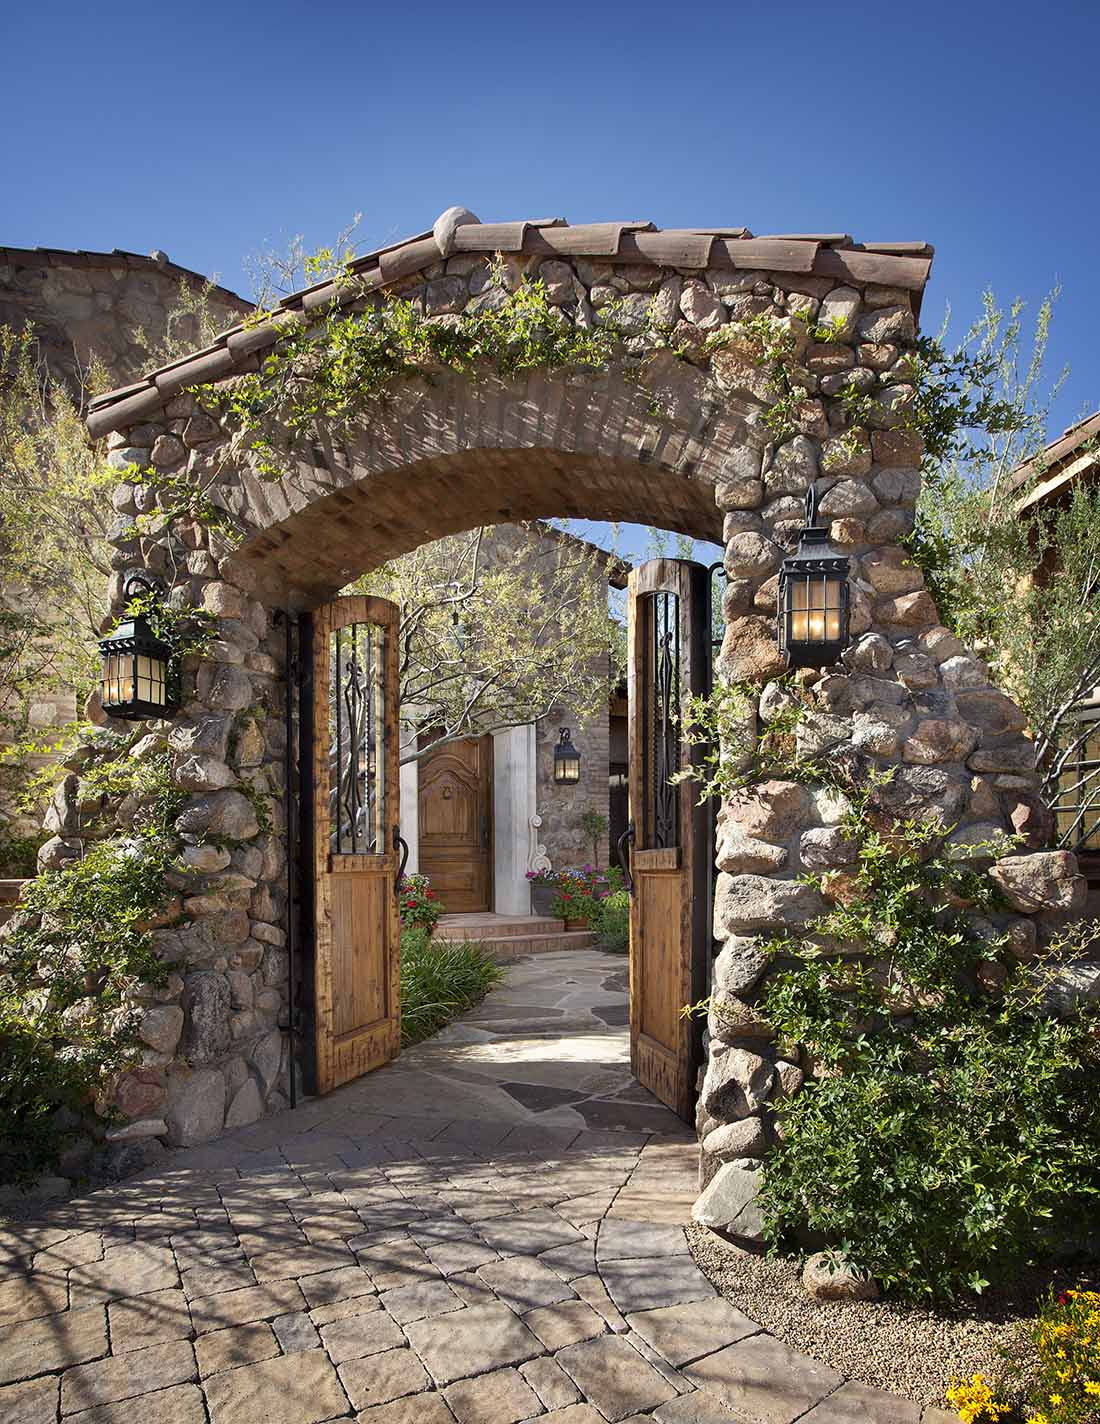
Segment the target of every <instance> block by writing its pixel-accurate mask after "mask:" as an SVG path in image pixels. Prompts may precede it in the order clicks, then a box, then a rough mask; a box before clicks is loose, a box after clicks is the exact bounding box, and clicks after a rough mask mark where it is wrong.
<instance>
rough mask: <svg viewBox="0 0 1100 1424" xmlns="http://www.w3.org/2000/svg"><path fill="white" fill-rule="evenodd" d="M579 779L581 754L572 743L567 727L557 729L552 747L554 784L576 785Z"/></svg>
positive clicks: (571, 735) (571, 736) (570, 733)
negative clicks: (555, 744) (555, 739)
mask: <svg viewBox="0 0 1100 1424" xmlns="http://www.w3.org/2000/svg"><path fill="white" fill-rule="evenodd" d="M580 779H581V754H580V752H579V751H578V750H577V749H576V747H575V746H574V745H573V733H572V731H571V730H570V729H569V728H568V727H561V728H559V730H558V744H557V746H556V747H555V748H554V785H555V786H576V784H577V782H578V781H580Z"/></svg>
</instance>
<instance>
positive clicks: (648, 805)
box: [642, 593, 680, 850]
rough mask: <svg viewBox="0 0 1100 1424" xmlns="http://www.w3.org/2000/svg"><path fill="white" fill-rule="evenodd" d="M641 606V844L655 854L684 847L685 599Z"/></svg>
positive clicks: (654, 599) (659, 596)
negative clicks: (678, 780) (677, 779)
mask: <svg viewBox="0 0 1100 1424" xmlns="http://www.w3.org/2000/svg"><path fill="white" fill-rule="evenodd" d="M642 607H643V610H644V628H645V638H646V649H645V664H644V686H643V707H644V713H643V717H644V722H643V728H644V732H643V746H642V751H643V757H644V761H645V767H644V777H645V779H644V783H643V784H644V786H645V806H644V808H643V831H644V834H643V841H642V846H643V848H644V849H647V850H656V849H664V848H667V847H671V846H676V845H679V843H680V788H679V786H678V785H676V784H674V783H673V782H672V780H671V778H672V777H673V775H674V774H675V773H676V772H678V771H679V770H680V726H679V716H680V599H679V597H678V596H677V595H676V594H675V593H651V594H647V595H646V596H645V598H644V600H643V602H642Z"/></svg>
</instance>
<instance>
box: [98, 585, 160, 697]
mask: <svg viewBox="0 0 1100 1424" xmlns="http://www.w3.org/2000/svg"><path fill="white" fill-rule="evenodd" d="M141 593H147V594H152V595H154V596H155V597H158V598H159V597H162V596H163V593H164V589H163V586H162V585H161V584H160V583H159V582H158V581H157V580H156V579H154V578H153V577H152V576H151V575H149V574H143V573H135V574H131V575H130V576H129V577H128V578H127V580H126V582H125V583H124V584H123V586H122V596H123V598H124V599H125V600H126V609H127V612H126V614H125V615H124V616H123V619H122V621H121V622H120V623H119V625H118V627H117V628H116V629H115V631H114V632H113V633H110V634H109V635H108V636H107V637H106V638H102V639H100V643H99V650H100V653H101V655H102V664H101V672H100V694H101V696H102V699H103V710H104V712H106V713H107V715H108V716H109V717H121V718H123V719H125V720H126V721H130V722H144V721H147V720H152V719H155V718H161V717H171V716H172V715H173V714H174V713H175V712H176V711H178V709H179V691H178V682H179V679H178V676H177V669H176V665H175V659H174V657H173V654H172V649H171V648H170V647H169V646H168V644H167V643H165V642H164V641H163V640H162V639H160V638H158V637H157V635H156V634H155V633H154V632H153V630H152V628H151V627H150V626H149V620H148V618H147V617H146V615H145V614H144V613H131V612H130V611H129V610H130V603H131V602H132V601H133V599H135V598H136V597H137V596H138V595H139V594H141Z"/></svg>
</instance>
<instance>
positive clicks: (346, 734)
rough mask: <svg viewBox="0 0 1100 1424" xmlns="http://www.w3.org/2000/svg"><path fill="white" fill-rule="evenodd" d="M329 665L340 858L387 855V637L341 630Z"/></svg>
mask: <svg viewBox="0 0 1100 1424" xmlns="http://www.w3.org/2000/svg"><path fill="white" fill-rule="evenodd" d="M329 657H330V664H329V787H330V789H329V815H330V819H329V824H330V827H331V830H330V849H331V851H332V853H333V854H334V855H382V854H384V853H385V851H386V850H387V845H386V834H385V826H386V801H387V799H388V798H387V794H386V793H387V787H386V758H385V747H386V739H387V737H388V735H389V733H388V730H387V728H386V718H385V708H386V632H385V629H384V628H381V627H379V626H378V625H377V624H374V623H352V624H350V625H349V626H348V627H345V628H338V629H337V630H336V631H335V632H334V633H333V634H332V639H331V644H330V652H329Z"/></svg>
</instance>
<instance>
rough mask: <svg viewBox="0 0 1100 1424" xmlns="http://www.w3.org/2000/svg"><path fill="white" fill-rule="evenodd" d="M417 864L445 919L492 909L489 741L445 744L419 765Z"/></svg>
mask: <svg viewBox="0 0 1100 1424" xmlns="http://www.w3.org/2000/svg"><path fill="white" fill-rule="evenodd" d="M418 803H419V804H418V807H417V813H418V814H417V824H418V831H417V835H418V837H419V846H420V851H419V860H418V864H419V866H420V870H421V872H422V874H424V875H426V876H427V877H428V879H429V880H430V881H431V884H432V889H433V890H434V891H435V893H436V895H437V896H438V898H439V902H440V904H441V905H442V906H443V909H444V911H445V912H446V913H447V914H452V915H453V914H466V913H469V912H471V911H477V910H491V909H492V907H493V739H492V737H489V736H486V737H464V738H463V739H462V740H461V741H458V742H448V743H447V744H446V745H445V746H443V747H440V749H439V751H437V752H432V753H431V754H430V755H429V756H427V757H425V758H424V760H423V761H421V763H420V783H419V795H418Z"/></svg>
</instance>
